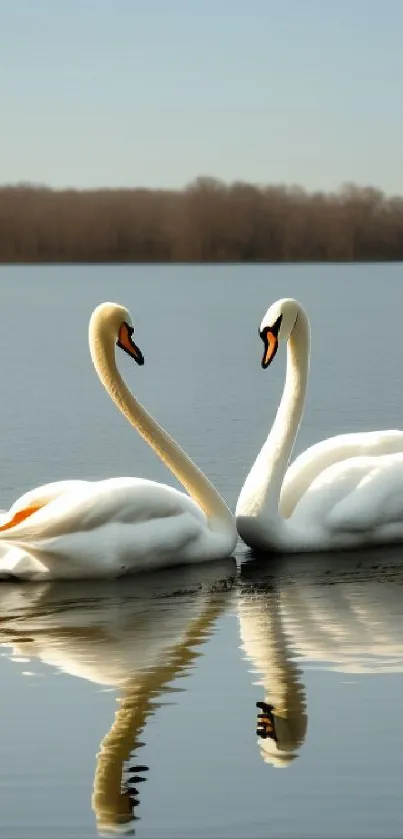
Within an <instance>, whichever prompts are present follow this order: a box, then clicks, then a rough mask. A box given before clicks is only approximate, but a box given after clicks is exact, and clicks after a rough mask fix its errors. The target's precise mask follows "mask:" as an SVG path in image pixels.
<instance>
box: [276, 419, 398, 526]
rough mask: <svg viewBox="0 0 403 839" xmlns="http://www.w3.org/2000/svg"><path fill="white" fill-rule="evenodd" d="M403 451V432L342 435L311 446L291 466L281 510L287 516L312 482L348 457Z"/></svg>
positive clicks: (282, 497)
mask: <svg viewBox="0 0 403 839" xmlns="http://www.w3.org/2000/svg"><path fill="white" fill-rule="evenodd" d="M398 452H403V431H394V430H391V431H368V432H364V433H361V432H358V433H353V434H339V435H337V436H335V437H329V438H328V439H327V440H322V441H321V442H320V443H316V444H315V445H313V446H310V447H309V448H308V449H306V450H305V451H304V452H302V454H300V455H299V456H298V457H297V458H296V459H295V460H294V461H293V463H292V464H291V466H290V467H289V469H288V471H287V473H286V475H285V478H284V482H283V486H282V490H281V496H280V512H281V514H282V515H283V516H284V518H288V517H289V516H290V515H291V514H292V513H293V511H294V509H295V507H296V505H297V504H298V502H299V501H300V500H301V498H302V496H303V495H304V494H305V493H306V492H307V490H308V488H309V486H310V485H311V484H312V482H313V481H315V479H316V478H317V477H318V476H319V475H320V474H321V473H322V472H324V471H325V470H326V469H328V468H329V467H330V466H332V465H333V464H335V463H339V462H343V463H344V462H345V461H346V460H347V459H349V458H355V457H363V456H373V457H376V456H382V455H387V454H394V453H398Z"/></svg>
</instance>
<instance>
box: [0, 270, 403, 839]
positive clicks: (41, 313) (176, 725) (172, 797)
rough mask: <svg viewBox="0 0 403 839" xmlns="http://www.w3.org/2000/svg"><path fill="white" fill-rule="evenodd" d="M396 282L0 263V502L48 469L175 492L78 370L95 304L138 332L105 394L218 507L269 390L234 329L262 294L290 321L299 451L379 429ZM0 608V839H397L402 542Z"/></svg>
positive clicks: (0, 587)
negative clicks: (267, 726)
mask: <svg viewBox="0 0 403 839" xmlns="http://www.w3.org/2000/svg"><path fill="white" fill-rule="evenodd" d="M402 273H403V266H400V265H394V266H354V267H351V266H338V267H329V266H315V267H311V266H304V267H297V266H295V267H289V266H284V267H267V266H259V267H249V266H242V267H241V266H234V267H191V266H181V267H177V266H172V267H131V266H130V267H126V266H125V267H116V266H101V267H64V266H63V267H49V266H48V267H34V268H31V267H28V268H25V267H24V268H21V267H11V268H10V267H2V268H1V269H0V286H1V293H2V307H1V311H0V327H1V328H0V348H1V355H2V359H3V364H2V410H1V415H0V434H1V439H2V440H3V445H2V456H1V480H0V507H8V506H9V505H10V504H11V503H12V501H13V500H14V499H15V498H16V497H18V496H19V495H20V494H21V493H23V492H24V491H26V490H27V489H29V488H31V487H34V486H37V485H40V484H42V483H45V482H47V481H49V480H57V479H65V478H70V477H71V478H75V477H77V478H89V479H91V478H103V477H108V476H112V475H127V474H132V475H139V476H143V477H149V478H152V479H155V480H161V481H164V482H166V481H167V482H170V483H172V484H173V485H175V486H177V484H176V482H175V479H174V478H171V477H170V475H169V473H167V472H166V470H165V468H164V467H163V466H162V464H161V463H159V461H158V460H157V459H156V457H155V455H154V454H153V453H152V452H151V451H150V450H149V449H148V448H147V447H146V446H145V444H144V443H143V442H142V440H140V438H138V437H137V436H136V434H135V433H134V431H133V429H132V428H130V427H129V426H128V425H127V424H126V423H125V421H124V419H123V418H122V417H121V416H120V415H119V414H118V412H117V411H116V409H115V407H114V405H113V404H112V402H111V401H110V400H109V399H108V397H107V395H106V394H105V392H104V391H103V389H102V387H101V386H100V384H99V382H98V381H97V378H96V375H95V373H94V372H93V368H92V365H91V361H90V358H89V352H88V341H87V329H88V319H89V316H90V313H91V311H92V309H93V308H94V307H95V306H96V305H97V304H98V303H99V302H101V301H103V300H115V301H116V302H120V303H123V304H125V305H126V306H127V307H128V308H129V309H130V311H131V313H132V315H133V319H134V321H135V323H136V337H137V340H138V344H139V346H140V347H141V349H142V350H143V352H144V355H145V360H146V363H145V366H144V368H141V369H140V368H137V367H134V366H133V364H132V363H130V360H129V359H126V358H125V357H124V356H123V354H122V357H121V358H120V359H119V364H120V367H121V370H122V372H123V374H124V375H125V377H126V379H127V381H128V383H129V384H130V386H131V387H132V388H133V389H134V390H135V391H136V394H137V395H138V397H139V398H140V400H141V401H143V402H144V403H145V405H146V406H147V408H148V409H149V410H150V411H151V413H153V414H154V415H155V416H156V417H157V418H158V420H159V422H161V423H162V424H163V425H164V426H165V427H166V428H167V429H168V430H169V432H170V433H171V434H172V435H173V436H174V437H175V438H176V439H177V440H178V442H180V444H181V445H182V446H183V447H184V448H185V449H186V450H187V451H188V453H189V454H190V455H191V457H193V459H194V460H196V462H197V463H198V465H199V466H200V467H201V468H202V469H203V470H204V471H205V472H206V473H207V474H208V475H209V477H210V478H211V479H212V480H213V481H214V483H215V484H216V485H217V487H218V489H219V490H220V492H221V493H222V494H223V496H224V497H225V499H226V500H227V502H228V503H229V505H230V506H231V507H232V509H233V508H234V507H235V503H236V498H237V495H238V492H239V490H240V487H241V485H242V483H243V481H244V478H245V476H246V473H247V471H248V469H249V467H250V465H251V462H252V460H253V458H254V457H255V455H256V453H257V450H258V448H259V447H260V445H261V443H262V442H263V439H264V438H265V436H266V434H267V432H268V430H269V427H270V424H271V422H272V419H273V417H274V414H275V410H276V407H277V404H278V401H279V398H280V393H281V388H282V383H283V377H284V371H285V354H284V352H282V353H281V356H280V354H279V358H278V361H277V362H276V364H275V365H273V367H271V368H270V369H269V370H268V371H266V372H264V371H262V369H261V367H260V357H261V351H262V345H261V342H260V340H259V338H258V335H257V327H258V325H259V323H260V320H261V318H262V316H263V314H264V312H265V311H266V308H267V307H268V305H269V304H270V303H271V302H273V301H274V300H275V299H277V298H278V297H282V296H295V297H297V298H298V299H299V300H300V301H301V302H302V303H303V305H304V306H305V307H306V309H307V311H308V313H309V315H310V318H311V325H312V363H311V374H310V384H309V392H308V402H307V407H306V413H305V418H304V422H303V426H302V428H301V432H300V435H299V438H298V441H297V445H296V450H295V451H296V453H297V452H299V451H301V450H302V449H303V448H305V447H306V446H308V445H310V444H311V443H313V442H316V441H317V440H319V439H322V438H324V437H327V436H330V435H332V434H335V433H339V432H344V431H355V430H370V429H377V428H399V427H402V426H403V387H402V385H401V370H402V360H403V350H402V328H401V320H402V309H403V306H402V303H403V290H402V288H403V287H402V281H401V280H402ZM0 616H1V621H0V644H1V645H2V647H1V650H2V652H1V657H0V678H1V685H2V701H1V706H2V713H1V715H0V751H1V755H2V760H1V762H0V837H4V839H6V838H7V839H31V837H32V839H34V837H35V838H36V837H38V839H39V837H49V839H50V837H55V839H59V838H60V839H70V837H71V839H81V838H83V839H84V837H85V838H86V837H96V836H98V835H99V834H102V835H113V834H116V833H123V832H125V833H128V832H129V831H134V832H135V835H136V836H137V837H140V838H141V837H150V839H153V838H154V837H156V838H157V837H158V838H159V837H161V839H162V837H189V836H191V837H200V839H202V837H211V839H221V838H222V839H224V837H225V839H226V838H227V837H228V838H229V837H239V839H243V837H250V839H260V837H262V839H263V837H265V838H266V837H273V839H274V837H284V838H285V837H307V839H308V837H335V838H336V837H340V836H343V837H354V839H361V837H363V838H364V837H365V839H367V838H368V839H370V837H373V839H375V838H376V839H378V837H380V836H384V837H394V839H401V837H402V836H403V794H402V776H403V722H402V713H401V709H402V699H403V548H400V547H399V548H396V549H393V550H391V549H389V550H379V551H372V552H370V553H364V552H358V553H355V554H352V555H347V554H344V555H342V556H337V555H331V556H313V557H309V556H306V557H304V558H303V559H301V558H297V557H294V558H293V557H290V558H284V559H283V560H276V561H275V562H274V561H271V562H266V563H264V562H261V563H257V562H256V561H254V560H253V561H251V560H250V557H249V555H248V554H247V552H246V550H245V549H244V548H243V547H242V544H241V543H240V544H239V545H238V547H237V551H236V562H235V561H234V560H232V561H231V560H228V561H225V562H221V563H219V564H217V565H216V564H211V565H205V566H200V567H198V568H182V569H175V570H169V571H164V572H161V573H156V574H152V575H151V574H150V575H141V577H140V576H139V577H137V578H136V577H133V578H131V579H126V580H120V581H117V582H113V583H111V582H108V583H94V582H92V583H81V584H80V585H78V584H77V585H76V584H72V583H69V584H66V583H60V584H49V585H45V584H29V583H28V584H10V583H3V584H0ZM260 701H264V702H266V703H268V704H269V705H270V706H272V707H273V709H274V710H273V715H274V716H273V723H274V727H275V732H276V736H277V743H276V742H275V741H274V740H273V739H271V738H268V739H262V738H261V737H259V736H257V734H256V724H257V713H258V709H257V707H256V702H260ZM136 767H138V769H137V770H136ZM280 769H282V770H283V771H279V770H280Z"/></svg>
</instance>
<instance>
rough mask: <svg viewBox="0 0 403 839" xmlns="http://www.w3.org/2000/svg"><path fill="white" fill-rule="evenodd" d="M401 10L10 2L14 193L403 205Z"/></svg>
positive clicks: (146, 0) (296, 4) (7, 35)
mask: <svg viewBox="0 0 403 839" xmlns="http://www.w3.org/2000/svg"><path fill="white" fill-rule="evenodd" d="M402 88H403V0H276V2H275V0H0V183H11V182H16V181H31V182H36V183H38V182H39V183H46V184H49V185H51V186H66V185H68V186H79V187H91V186H125V187H127V186H139V185H141V186H151V187H181V186H183V185H184V184H186V183H187V182H189V181H191V180H193V179H194V178H196V177H197V176H199V175H211V176H214V177H219V178H223V179H224V180H226V181H232V180H244V181H249V182H254V183H280V182H282V183H287V184H290V183H298V184H301V185H302V186H305V187H307V188H308V189H317V188H322V189H325V190H328V189H333V188H337V187H338V186H339V185H340V184H341V183H344V182H346V181H355V182H356V183H359V184H363V185H374V186H378V187H380V188H381V189H384V190H385V191H386V192H388V193H401V194H403V92H402Z"/></svg>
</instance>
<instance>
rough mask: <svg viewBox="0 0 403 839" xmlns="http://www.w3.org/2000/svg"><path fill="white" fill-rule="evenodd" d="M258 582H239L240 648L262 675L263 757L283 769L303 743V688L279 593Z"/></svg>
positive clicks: (260, 719) (260, 721)
mask: <svg viewBox="0 0 403 839" xmlns="http://www.w3.org/2000/svg"><path fill="white" fill-rule="evenodd" d="M257 580H258V578H257ZM257 580H256V584H255V585H253V584H252V585H249V586H248V585H245V584H241V586H240V589H239V592H238V601H237V605H238V618H239V629H240V637H241V646H242V649H243V651H244V653H245V655H246V658H247V659H249V661H250V662H251V663H252V666H253V670H254V672H257V673H259V674H260V675H261V679H260V680H259V681H258V684H260V685H262V687H263V695H262V699H261V700H260V702H259V703H258V709H259V712H258V716H257V731H256V733H257V735H258V742H259V748H260V753H261V756H262V758H263V760H264V761H265V762H266V763H271V764H272V765H273V766H276V767H282V766H287V765H288V764H289V763H290V762H291V761H292V760H293V759H294V758H295V757H296V756H297V754H298V750H299V749H300V747H301V745H302V743H303V742H304V739H305V734H306V729H307V714H306V702H305V690H304V686H303V684H302V680H301V670H300V668H299V667H298V665H297V664H296V662H295V661H294V660H293V654H292V650H291V648H290V645H289V642H288V640H287V637H286V634H285V631H284V626H283V621H282V617H281V609H280V601H279V596H278V593H277V591H276V589H274V588H273V586H272V585H270V583H269V584H268V585H263V586H262V587H261V586H259V584H258V582H257Z"/></svg>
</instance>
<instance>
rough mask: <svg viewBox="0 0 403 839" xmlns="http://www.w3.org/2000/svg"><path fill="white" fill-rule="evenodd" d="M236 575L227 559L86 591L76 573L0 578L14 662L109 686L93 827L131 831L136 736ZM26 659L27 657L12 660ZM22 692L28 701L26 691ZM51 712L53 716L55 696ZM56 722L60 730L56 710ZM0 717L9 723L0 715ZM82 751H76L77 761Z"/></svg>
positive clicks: (205, 632)
mask: <svg viewBox="0 0 403 839" xmlns="http://www.w3.org/2000/svg"><path fill="white" fill-rule="evenodd" d="M235 578H236V563H235V560H234V559H226V560H221V561H217V562H211V563H208V564H206V565H201V566H200V565H199V566H183V567H182V568H167V569H164V570H160V571H159V572H151V573H146V574H144V573H140V574H139V575H137V576H136V578H135V579H134V578H132V579H129V578H128V579H125V580H122V579H120V580H114V581H103V580H97V581H94V582H92V583H91V590H90V591H88V589H87V586H86V585H85V584H83V583H82V582H79V583H78V582H75V581H71V582H67V583H65V582H63V583H60V582H59V581H56V582H52V583H43V582H42V583H38V584H37V585H35V586H21V585H17V584H16V583H5V584H4V585H3V586H1V587H0V610H1V614H2V618H3V620H2V622H1V628H0V645H1V646H2V647H3V648H4V649H6V650H7V654H8V656H9V657H10V658H11V660H12V661H14V666H15V667H17V668H20V667H21V668H27V667H30V668H31V672H32V670H33V671H35V661H40V662H42V663H43V664H45V665H46V666H48V667H50V668H52V669H54V670H55V671H56V672H59V673H64V674H65V675H67V676H71V677H75V678H78V679H82V680H85V681H86V682H87V683H89V684H91V685H93V686H94V687H95V688H96V689H98V690H99V689H104V690H105V689H107V690H114V691H116V694H117V695H116V702H117V707H116V712H115V713H114V719H113V720H112V724H111V726H110V728H109V730H108V731H107V733H106V734H105V736H104V737H103V738H102V741H101V743H100V747H99V750H98V753H97V754H96V761H95V771H94V776H93V785H92V795H91V803H92V810H93V813H94V816H95V820H96V824H97V828H98V830H99V832H101V833H103V832H107V833H108V834H110V833H113V834H124V833H133V820H134V818H136V817H137V818H138V816H137V813H138V811H139V810H138V808H139V805H140V789H139V787H138V784H139V783H141V781H142V780H143V781H145V780H146V778H147V774H149V771H148V770H149V767H148V766H145V765H144V759H142V760H141V763H140V760H139V755H138V750H139V749H140V748H141V747H142V746H144V745H145V744H144V742H141V741H144V736H141V735H142V733H143V732H144V728H145V726H146V723H147V720H148V718H150V717H151V716H152V715H153V714H156V712H157V711H158V708H159V707H160V704H161V699H160V697H161V695H162V694H167V693H169V692H170V690H172V687H171V685H172V682H173V681H174V680H176V679H179V678H183V677H186V676H188V675H189V674H190V672H191V669H192V667H194V663H195V660H197V658H198V657H199V656H200V655H201V648H202V647H203V645H204V644H206V643H207V641H208V639H209V637H210V636H211V634H212V632H213V630H214V627H215V624H216V622H217V620H218V619H219V617H220V616H221V615H222V614H223V613H224V612H225V610H226V608H227V606H228V603H229V597H230V596H231V588H232V585H233V583H234V581H235ZM72 604H74V605H73V606H72ZM27 658H28V659H29V664H22V663H20V662H21V659H25V660H26V659H27ZM45 672H46V671H45ZM181 687H182V685H181ZM44 689H45V687H42V690H44ZM182 690H183V687H182ZM25 693H26V695H25V699H26V702H27V707H28V706H29V690H28V691H26V692H25ZM164 699H165V701H166V698H165V697H164ZM94 701H96V694H95V696H94ZM55 714H56V719H58V717H59V715H60V709H58V707H57V705H56V708H55ZM60 723H61V725H60V726H59V728H60V737H61V738H63V726H64V720H63V717H61V718H60ZM51 724H52V723H51ZM157 724H158V723H157ZM1 725H3V726H7V725H8V726H9V723H7V719H6V717H4V718H3V722H2V723H1V721H0V729H1ZM75 727H77V732H79V731H80V729H81V727H82V722H80V721H79V720H77V719H74V720H73V725H72V736H73V738H74V730H75ZM45 735H46V722H45ZM47 739H48V738H47ZM31 745H32V743H31ZM190 745H191V744H190ZM34 748H35V747H34ZM146 751H147V749H146V748H145V749H144V752H146ZM191 751H192V746H191ZM192 756H193V752H192ZM82 758H83V755H82V751H81V752H80V750H79V751H78V753H77V761H78V762H80V761H81V760H82ZM135 814H136V815H135ZM43 816H44V818H45V817H46V814H45V813H44V814H43ZM39 826H40V825H39ZM17 827H18V825H17Z"/></svg>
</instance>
